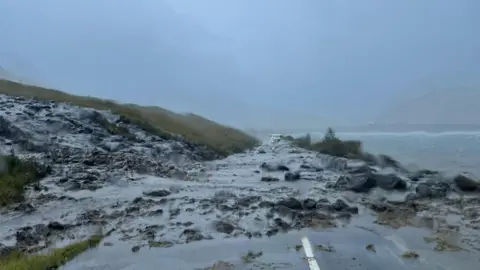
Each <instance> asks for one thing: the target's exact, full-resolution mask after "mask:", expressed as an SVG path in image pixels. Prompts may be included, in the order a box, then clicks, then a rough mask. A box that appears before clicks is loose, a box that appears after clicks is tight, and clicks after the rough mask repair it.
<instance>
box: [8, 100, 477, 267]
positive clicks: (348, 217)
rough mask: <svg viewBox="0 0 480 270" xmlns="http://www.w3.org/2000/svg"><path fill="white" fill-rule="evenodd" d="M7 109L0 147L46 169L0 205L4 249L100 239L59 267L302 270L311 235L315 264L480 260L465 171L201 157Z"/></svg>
mask: <svg viewBox="0 0 480 270" xmlns="http://www.w3.org/2000/svg"><path fill="white" fill-rule="evenodd" d="M2 102H4V103H5V104H11V107H10V111H11V110H12V109H13V108H16V109H18V111H17V113H14V114H7V113H6V111H2V114H1V115H0V116H1V117H3V118H2V119H3V120H5V121H8V123H9V126H8V127H9V128H8V130H6V131H5V130H4V133H5V134H7V135H8V134H10V135H12V134H16V135H15V136H13V135H12V136H10V138H6V137H5V136H4V137H2V140H1V143H2V149H5V150H6V151H7V152H8V151H10V150H11V149H15V150H16V151H17V152H18V153H20V154H21V155H25V156H33V157H37V158H41V159H43V160H45V161H46V162H50V164H53V165H52V171H53V173H52V174H51V175H50V176H49V177H47V178H46V179H44V180H42V181H41V182H40V183H39V185H36V186H34V187H30V188H29V190H28V191H27V200H26V201H25V202H23V203H20V204H16V205H13V206H12V207H9V208H5V209H2V212H1V215H0V224H1V227H0V243H1V244H0V252H1V253H6V252H8V251H9V250H11V249H14V248H19V249H22V250H28V251H32V252H33V251H36V250H42V249H44V248H47V249H48V248H52V247H58V246H63V245H65V244H67V243H70V242H74V241H78V240H81V239H84V238H86V237H88V236H89V235H91V234H92V233H96V232H99V231H101V232H103V233H106V232H108V237H106V238H105V240H104V242H103V244H102V245H101V246H100V247H99V248H98V249H95V250H92V251H89V252H87V253H85V254H82V255H81V256H80V257H78V258H77V259H75V260H74V261H72V262H70V263H68V264H67V265H65V266H64V269H142V270H143V269H158V268H159V265H161V266H162V267H161V268H162V269H307V268H306V267H307V263H306V261H305V258H304V257H305V254H304V253H303V250H302V247H301V246H299V245H301V242H300V239H301V237H302V236H308V238H309V239H310V240H311V241H312V244H313V245H315V246H316V247H317V249H316V257H317V259H318V260H319V264H320V266H321V267H322V269H380V268H382V269H384V268H385V267H386V266H387V265H388V266H389V267H390V269H453V268H452V267H456V268H455V269H476V267H475V266H477V265H478V252H480V242H479V240H480V237H479V225H480V216H479V214H478V213H479V212H478V211H479V209H480V196H479V194H480V189H478V181H477V180H475V179H474V178H473V177H471V176H469V175H459V176H456V177H454V178H449V177H445V176H444V175H442V174H441V173H438V172H433V171H429V170H422V171H415V172H410V171H406V170H404V169H402V168H401V167H400V166H398V164H396V163H392V162H391V160H388V159H383V160H379V162H377V163H374V164H372V163H370V164H367V163H365V162H363V161H356V160H346V159H342V158H335V157H331V156H324V155H318V154H316V153H313V152H308V151H306V150H303V149H299V148H295V147H293V146H290V145H288V144H284V145H280V146H277V147H275V148H274V149H272V148H271V147H270V146H266V145H264V146H261V147H259V148H257V149H253V150H251V151H249V152H246V153H242V154H236V155H232V156H229V157H227V158H225V159H222V160H216V161H205V159H204V157H205V156H211V155H212V153H209V152H208V150H207V149H203V148H200V147H197V146H193V145H189V144H188V143H186V142H183V141H181V140H179V141H167V140H163V139H160V138H156V137H153V136H149V135H147V134H145V133H143V132H142V131H140V130H136V129H135V127H132V126H128V124H124V126H125V127H126V128H127V129H128V130H129V132H130V134H135V136H133V137H132V136H127V137H126V136H120V135H119V136H112V135H111V134H109V133H108V132H107V131H105V128H104V127H102V126H101V124H99V120H98V119H99V117H101V118H102V119H107V120H108V121H112V122H114V121H120V119H117V118H116V116H114V115H109V114H108V113H106V112H96V111H92V110H85V109H81V108H73V107H68V106H67V105H58V104H50V103H48V104H43V103H42V104H41V107H40V108H39V107H38V106H40V105H38V102H37V101H28V100H14V101H12V100H11V99H7V98H5V97H4V99H3V100H2ZM12 104H13V105H12ZM9 106H10V105H9ZM12 106H13V107H12ZM30 110H35V112H36V114H35V117H33V118H32V116H31V115H29V114H28V112H29V111H30ZM26 113H27V115H26V116H24V114H26ZM99 113H100V116H99V115H98V114H99ZM100 122H101V121H100ZM4 126H6V125H4ZM5 134H4V135H5ZM49 134H55V135H54V136H53V137H52V135H49ZM15 138H23V139H22V140H16V139H15ZM133 138H135V139H133ZM25 142H29V143H28V144H27V146H28V147H25ZM19 145H20V146H22V147H19ZM372 246H373V247H374V248H373V249H372ZM367 247H368V248H367ZM406 254H410V255H408V256H407V255H406ZM412 254H417V255H418V257H417V256H415V255H412ZM218 261H223V262H218ZM214 264H216V266H215V267H216V268H212V265H214ZM221 267H223V268H221ZM325 267H326V268H325ZM394 267H397V268H394Z"/></svg>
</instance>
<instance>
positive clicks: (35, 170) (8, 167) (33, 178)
mask: <svg viewBox="0 0 480 270" xmlns="http://www.w3.org/2000/svg"><path fill="white" fill-rule="evenodd" d="M46 173H47V171H46V170H45V169H44V168H42V167H41V166H39V165H38V164H36V163H34V162H32V161H26V160H21V159H19V158H18V157H16V156H14V155H8V156H0V206H6V205H9V204H11V203H15V202H20V201H22V200H23V192H24V189H25V186H26V185H28V184H32V183H35V182H38V181H39V180H40V179H41V178H43V177H45V175H46Z"/></svg>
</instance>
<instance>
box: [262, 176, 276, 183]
mask: <svg viewBox="0 0 480 270" xmlns="http://www.w3.org/2000/svg"><path fill="white" fill-rule="evenodd" d="M260 181H262V182H278V181H280V179H278V178H276V177H273V176H263V177H262V178H261V179H260Z"/></svg>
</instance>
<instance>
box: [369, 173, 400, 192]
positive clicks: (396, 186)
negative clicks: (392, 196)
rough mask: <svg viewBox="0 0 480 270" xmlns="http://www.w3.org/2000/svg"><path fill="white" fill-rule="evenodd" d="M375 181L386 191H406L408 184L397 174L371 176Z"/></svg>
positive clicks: (375, 174) (374, 174)
mask: <svg viewBox="0 0 480 270" xmlns="http://www.w3.org/2000/svg"><path fill="white" fill-rule="evenodd" d="M370 177H371V178H373V179H374V181H375V182H376V185H377V186H378V187H380V188H382V189H385V190H405V189H407V183H406V182H405V181H404V180H403V179H401V178H400V177H398V176H397V175H395V174H378V173H373V174H371V175H370Z"/></svg>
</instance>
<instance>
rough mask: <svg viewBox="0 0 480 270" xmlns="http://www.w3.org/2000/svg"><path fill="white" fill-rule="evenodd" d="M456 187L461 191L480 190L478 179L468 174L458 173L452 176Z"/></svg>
mask: <svg viewBox="0 0 480 270" xmlns="http://www.w3.org/2000/svg"><path fill="white" fill-rule="evenodd" d="M453 182H454V183H455V185H456V187H457V188H458V189H460V190H461V191H466V192H474V191H480V181H479V180H478V179H475V178H474V177H473V176H471V175H468V174H459V175H457V176H455V177H454V178H453Z"/></svg>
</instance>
